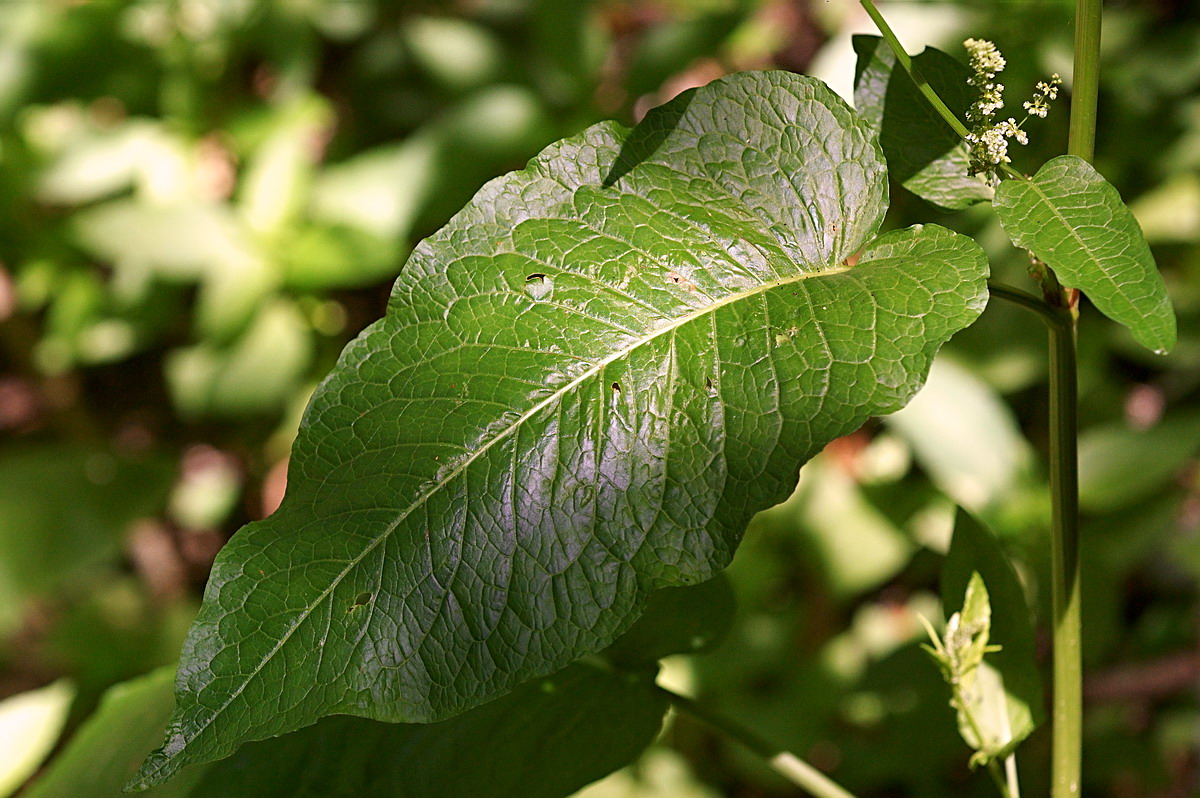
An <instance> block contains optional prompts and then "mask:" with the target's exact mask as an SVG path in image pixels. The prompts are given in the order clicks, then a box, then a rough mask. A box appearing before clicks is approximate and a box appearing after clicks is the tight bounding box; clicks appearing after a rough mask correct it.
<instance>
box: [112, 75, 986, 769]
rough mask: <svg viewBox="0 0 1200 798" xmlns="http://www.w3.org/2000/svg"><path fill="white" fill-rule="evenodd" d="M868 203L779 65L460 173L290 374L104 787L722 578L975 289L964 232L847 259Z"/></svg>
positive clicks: (859, 242) (600, 632)
mask: <svg viewBox="0 0 1200 798" xmlns="http://www.w3.org/2000/svg"><path fill="white" fill-rule="evenodd" d="M886 192H887V184H886V181H885V176H884V171H883V164H882V160H881V158H880V155H879V149H878V146H877V145H876V144H875V141H874V137H873V135H872V134H871V132H870V130H869V129H868V127H867V126H866V125H865V124H864V123H863V122H862V121H861V120H860V119H858V118H857V117H856V116H855V114H854V112H853V111H851V110H850V108H849V107H847V106H846V105H845V103H844V102H842V101H841V100H840V99H839V98H838V97H836V95H834V94H833V93H832V91H830V90H829V89H828V88H827V87H826V86H824V85H823V84H821V83H819V82H818V81H815V80H813V79H810V78H805V77H800V76H796V75H792V74H787V73H745V74H740V75H735V76H732V77H730V78H727V79H724V80H721V81H717V82H716V83H713V84H711V85H709V86H707V87H705V88H703V89H700V90H698V91H694V92H688V93H685V94H683V95H681V96H680V97H678V98H677V99H675V100H674V101H672V102H671V103H670V104H668V105H666V106H664V107H662V108H660V109H658V110H656V111H654V112H652V113H650V114H648V115H647V117H646V119H645V120H644V121H643V122H642V123H641V124H640V125H639V126H638V127H637V128H635V129H633V130H632V131H631V130H627V129H625V128H622V127H620V126H618V125H615V124H608V123H606V124H600V125H597V126H594V127H592V128H589V129H588V130H587V131H585V132H584V133H582V134H580V135H578V136H576V137H574V138H571V139H567V140H564V141H562V142H559V143H558V144H555V145H553V146H551V147H549V148H547V149H546V150H545V151H544V152H543V153H542V154H541V155H540V156H539V157H538V158H536V159H535V160H534V161H532V162H531V163H530V165H529V167H528V168H527V169H525V170H524V171H522V172H516V173H513V174H510V175H507V176H505V177H502V178H499V179H497V180H495V181H493V182H491V183H489V184H488V185H487V186H485V187H484V188H483V189H482V190H481V191H480V192H479V194H478V195H476V197H475V199H474V200H473V201H472V202H471V203H470V204H469V205H468V206H467V207H466V208H465V209H464V210H463V211H462V212H461V213H459V214H458V215H457V216H456V217H455V218H454V219H453V220H452V221H451V223H450V224H449V225H448V226H447V227H446V228H445V229H444V230H442V231H441V232H440V233H438V234H437V235H435V236H434V237H432V238H430V239H428V240H426V241H425V242H423V243H422V244H420V245H419V246H418V247H417V248H416V250H415V251H414V253H413V255H412V257H411V258H410V260H409V261H408V263H407V265H406V266H405V268H404V270H403V272H402V274H401V276H400V278H399V279H398V280H397V282H396V285H395V288H394V291H393V294H392V300H391V303H390V307H389V311H388V314H387V316H386V317H385V318H383V319H382V320H380V321H379V322H377V323H376V324H374V325H373V326H372V327H370V328H369V329H368V330H367V331H366V332H365V333H363V335H361V336H360V337H359V338H358V340H356V341H355V342H353V343H352V344H351V345H350V346H348V347H347V349H346V351H345V352H343V354H342V357H341V360H340V361H339V363H338V366H337V368H336V369H335V371H334V372H333V374H331V375H330V376H329V377H328V378H327V379H326V380H325V382H324V383H323V384H322V385H321V386H320V388H319V389H318V391H317V392H316V394H315V395H314V397H313V400H312V402H311V404H310V406H309V408H308V410H307V412H306V413H305V416H304V419H303V422H302V424H301V429H300V432H299V435H298V438H297V441H296V444H295V448H294V451H293V455H292V461H291V467H290V471H289V482H290V484H289V488H288V495H287V498H286V499H285V501H284V503H283V506H282V507H281V509H280V510H279V511H278V512H277V513H276V514H275V515H274V516H272V517H271V518H269V519H267V520H265V521H262V522H259V523H255V524H252V525H250V526H248V527H247V528H245V529H243V530H242V531H241V532H239V533H238V534H237V535H236V536H235V537H234V538H233V540H231V541H230V543H229V545H228V546H227V547H226V548H225V549H224V551H223V552H222V553H221V555H220V556H219V558H218V560H217V563H216V565H215V566H214V570H213V574H212V577H211V579H210V582H209V585H208V590H207V593H206V596H205V603H204V607H203V608H202V610H201V613H200V616H199V618H198V619H197V621H196V625H195V626H194V627H193V629H192V632H191V634H190V636H189V639H188V642H187V644H186V645H185V648H184V655H183V662H182V664H181V666H180V671H179V676H178V681H177V695H178V709H177V712H176V715H175V717H174V719H173V720H172V723H171V725H170V728H169V730H168V735H167V741H166V743H165V745H164V747H163V748H162V749H160V750H159V751H158V752H156V753H155V754H154V755H152V756H151V757H150V758H149V759H148V760H147V762H146V763H145V765H144V766H143V769H142V771H141V772H140V774H139V776H138V777H137V782H136V783H137V784H140V785H146V784H152V783H156V782H159V781H162V780H163V779H166V778H168V777H169V776H170V775H171V774H172V773H173V772H175V771H176V770H177V769H178V768H179V767H181V766H183V765H185V764H188V763H190V762H196V761H202V760H206V759H214V758H219V757H222V756H227V755H228V754H229V753H231V752H232V751H233V750H234V749H235V748H236V747H237V746H238V745H239V744H240V743H242V742H243V741H246V740H252V739H261V738H263V737H267V736H271V735H276V734H280V733H282V732H285V731H288V730H291V729H295V728H299V727H302V726H305V725H307V724H310V723H312V722H314V721H315V720H317V719H318V718H319V717H321V716H322V715H326V714H331V713H344V714H353V715H364V716H369V717H374V718H376V719H380V720H389V721H423V722H425V721H434V720H438V719H440V718H446V717H450V716H452V715H454V714H456V713H459V712H462V711H463V710H465V709H468V708H470V707H473V706H475V705H478V704H480V703H483V702H485V701H488V700H489V699H491V698H494V697H495V696H497V695H501V694H503V693H505V692H506V691H508V690H510V689H512V687H514V686H515V685H516V684H519V683H520V682H522V681H524V680H527V679H529V678H533V677H536V676H538V675H542V674H546V673H551V672H554V671H556V670H558V669H559V668H561V667H563V666H564V665H566V664H567V663H568V662H570V661H571V660H573V659H575V658H577V657H579V656H581V655H586V654H588V653H591V652H595V651H598V650H599V649H601V648H603V647H604V646H605V645H607V644H608V643H610V642H611V641H612V640H613V639H614V638H615V637H616V636H617V635H618V634H619V633H620V632H621V631H623V630H624V629H626V628H628V627H629V626H630V624H632V623H633V621H634V620H635V619H636V618H637V617H638V615H639V613H640V612H641V609H642V607H643V605H644V603H645V600H646V596H647V594H648V593H649V592H650V591H652V590H654V589H657V588H661V587H667V586H671V585H681V584H694V583H696V582H700V581H703V580H706V579H708V578H709V577H711V576H712V575H713V574H714V573H716V572H717V571H718V570H720V569H721V568H723V567H724V566H725V565H726V564H727V563H728V562H729V560H730V558H731V556H732V553H733V550H734V548H735V547H736V546H737V543H738V541H739V539H740V537H741V535H742V531H743V529H744V528H745V525H746V523H747V521H748V520H749V518H750V516H751V515H753V513H754V512H756V511H758V510H761V509H763V508H764V507H767V506H769V505H771V504H774V503H776V502H778V501H781V500H782V499H783V498H784V497H786V496H787V494H788V492H789V491H790V490H791V489H792V487H793V486H794V484H795V480H796V470H797V468H798V467H799V465H800V464H801V463H803V462H804V461H805V460H807V459H808V458H809V457H811V456H812V455H813V454H814V453H815V452H817V451H818V450H820V448H821V447H822V446H823V445H824V444H825V443H826V442H827V441H829V440H830V439H831V438H834V437H836V436H838V435H841V434H843V433H845V432H848V431H850V430H853V429H854V428H856V427H857V426H858V425H860V424H861V423H862V422H863V420H864V419H866V418H867V417H868V416H870V415H872V414H877V413H887V412H891V411H894V410H896V409H898V408H899V407H901V406H902V405H903V404H904V403H905V402H906V401H907V400H908V399H909V398H910V397H911V396H912V395H913V393H914V392H915V391H916V390H917V389H918V387H919V385H920V383H921V381H922V379H923V378H924V375H925V373H926V371H927V370H928V367H929V361H930V358H931V357H932V355H933V353H934V352H935V351H936V350H937V348H938V347H939V346H940V345H941V344H942V343H943V342H944V341H945V340H946V339H948V338H949V337H950V336H951V335H952V334H953V333H954V332H955V331H957V330H959V329H961V328H962V327H964V326H966V325H967V324H969V323H971V322H972V321H973V320H974V319H975V318H976V317H977V316H978V314H979V313H980V311H981V310H982V308H983V305H984V302H985V299H986V289H985V272H986V263H985V259H984V256H983V253H982V252H981V251H980V250H979V248H978V247H977V246H976V245H975V244H974V243H973V242H971V241H970V240H968V239H966V238H963V237H961V236H958V235H956V234H954V233H951V232H949V231H948V230H945V229H942V228H938V227H934V226H926V227H924V228H920V227H917V228H912V229H909V230H903V231H898V232H894V233H890V234H888V235H886V236H884V237H882V238H880V239H878V240H876V241H874V242H873V243H871V244H869V245H868V246H866V247H865V248H863V245H864V243H865V242H866V241H868V239H869V238H870V237H871V236H872V235H873V234H874V232H875V230H876V228H877V226H878V225H879V222H880V220H881V219H882V218H883V213H884V210H885V205H886ZM860 249H861V253H859V254H858V257H857V261H856V265H854V266H853V267H852V266H850V265H847V259H848V258H850V257H851V256H853V255H855V254H856V253H858V252H859V250H860Z"/></svg>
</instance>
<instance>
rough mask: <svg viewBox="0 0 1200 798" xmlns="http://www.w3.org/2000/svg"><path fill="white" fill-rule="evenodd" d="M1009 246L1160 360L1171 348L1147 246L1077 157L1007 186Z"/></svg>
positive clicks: (1001, 205) (1003, 198)
mask: <svg viewBox="0 0 1200 798" xmlns="http://www.w3.org/2000/svg"><path fill="white" fill-rule="evenodd" d="M994 205H995V208H996V213H997V214H999V216H1000V223H1001V224H1002V225H1003V226H1004V230H1005V232H1007V233H1008V235H1009V238H1011V239H1012V240H1013V243H1014V244H1016V245H1017V246H1019V247H1023V248H1025V249H1027V250H1029V251H1030V252H1032V253H1033V254H1034V255H1035V256H1036V257H1037V258H1038V259H1039V260H1042V261H1044V262H1045V263H1046V264H1047V265H1048V266H1050V268H1051V269H1053V270H1054V273H1055V274H1056V275H1058V279H1059V281H1060V282H1061V283H1062V284H1063V285H1064V286H1066V287H1068V288H1078V289H1080V290H1082V291H1083V292H1084V293H1085V294H1087V297H1088V299H1090V300H1091V301H1092V304H1094V305H1095V306H1096V308H1097V309H1098V310H1099V311H1100V312H1101V313H1103V314H1104V315H1105V316H1108V317H1109V318H1110V319H1112V320H1113V321H1116V322H1119V323H1121V324H1123V325H1125V326H1126V327H1128V328H1129V331H1130V332H1131V333H1133V337H1134V339H1135V340H1136V341H1137V342H1138V343H1140V344H1141V345H1142V346H1145V347H1146V348H1147V349H1150V350H1152V351H1154V352H1157V353H1158V354H1166V353H1167V352H1168V351H1169V350H1170V349H1171V347H1173V346H1174V345H1175V311H1174V310H1173V309H1172V307H1171V299H1170V297H1168V296H1167V286H1166V283H1164V282H1163V279H1162V275H1160V274H1159V273H1158V269H1157V268H1156V267H1155V264H1154V256H1153V255H1152V254H1151V253H1150V246H1149V244H1147V243H1146V239H1145V237H1144V236H1143V235H1142V229H1141V228H1140V227H1138V223H1137V219H1135V218H1134V216H1133V213H1132V212H1130V210H1129V208H1127V207H1126V206H1125V203H1124V202H1122V201H1121V195H1120V194H1118V193H1117V190H1116V189H1115V188H1113V186H1112V185H1111V184H1110V183H1109V182H1108V181H1107V180H1105V179H1104V177H1103V176H1101V175H1100V173H1099V172H1097V171H1096V170H1095V169H1094V168H1092V166H1091V164H1089V163H1088V162H1087V161H1085V160H1083V159H1082V158H1079V157H1077V156H1074V155H1060V156H1059V157H1057V158H1054V159H1053V160H1050V161H1047V162H1046V165H1045V166H1043V167H1042V168H1041V169H1039V170H1038V173H1037V174H1036V175H1034V176H1033V178H1032V179H1031V180H1005V181H1004V182H1003V183H1001V184H1000V187H999V188H998V189H997V190H996V199H995V201H994Z"/></svg>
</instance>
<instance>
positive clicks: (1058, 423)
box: [1050, 0, 1101, 798]
mask: <svg viewBox="0 0 1200 798" xmlns="http://www.w3.org/2000/svg"><path fill="white" fill-rule="evenodd" d="M1100 20H1101V0H1076V5H1075V64H1074V76H1073V79H1072V86H1071V127H1070V138H1069V140H1068V143H1067V152H1069V153H1070V154H1071V155H1077V156H1079V157H1080V158H1083V159H1084V160H1086V161H1089V162H1090V161H1091V160H1092V159H1093V157H1094V155H1095V151H1096V97H1097V94H1098V92H1099V87H1100ZM1063 304H1064V307H1068V308H1069V307H1070V306H1071V304H1072V303H1071V301H1070V300H1069V299H1068V300H1067V301H1065V302H1064V303H1063ZM1069 319H1070V324H1069V325H1068V326H1066V327H1062V326H1059V327H1052V328H1051V330H1050V490H1051V497H1052V503H1053V504H1052V511H1051V515H1052V532H1051V534H1052V542H1051V549H1050V565H1051V569H1052V570H1053V585H1052V587H1053V603H1054V711H1053V717H1052V722H1053V731H1052V740H1051V757H1052V758H1051V774H1052V775H1051V793H1050V794H1051V796H1052V798H1073V797H1074V796H1077V795H1079V791H1080V783H1079V782H1080V777H1081V772H1082V760H1083V688H1082V681H1083V679H1082V664H1081V662H1080V642H1081V640H1082V635H1083V632H1082V620H1081V615H1080V609H1081V608H1080V595H1079V582H1080V569H1079V479H1078V477H1079V466H1078V453H1077V448H1076V447H1077V443H1076V441H1077V436H1078V429H1077V418H1076V412H1077V403H1078V384H1077V378H1076V365H1075V316H1074V313H1070V314H1069Z"/></svg>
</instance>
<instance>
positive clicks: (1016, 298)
mask: <svg viewBox="0 0 1200 798" xmlns="http://www.w3.org/2000/svg"><path fill="white" fill-rule="evenodd" d="M988 293H989V294H991V295H992V296H994V297H997V298H998V299H1003V300H1004V301H1006V302H1011V303H1012V304H1014V305H1019V306H1020V307H1023V308H1025V309H1026V310H1030V311H1033V312H1034V313H1036V314H1038V315H1039V316H1041V317H1042V321H1044V322H1045V323H1046V324H1047V326H1049V327H1050V328H1051V329H1053V328H1055V327H1061V326H1063V325H1066V324H1069V323H1070V318H1069V317H1068V316H1067V315H1066V314H1064V313H1063V312H1062V310H1061V309H1060V308H1057V307H1055V306H1053V305H1051V304H1049V303H1047V302H1044V301H1042V300H1041V299H1038V298H1037V297H1036V296H1034V295H1033V294H1029V293H1026V292H1024V291H1021V290H1020V289H1017V288H1011V287H1009V286H1007V285H1003V284H1001V283H995V282H992V281H991V280H989V281H988Z"/></svg>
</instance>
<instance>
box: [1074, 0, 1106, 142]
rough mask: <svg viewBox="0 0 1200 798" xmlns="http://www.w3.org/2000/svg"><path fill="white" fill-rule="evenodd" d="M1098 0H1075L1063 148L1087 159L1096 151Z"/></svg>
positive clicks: (1098, 79) (1098, 54)
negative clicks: (1068, 117)
mask: <svg viewBox="0 0 1200 798" xmlns="http://www.w3.org/2000/svg"><path fill="white" fill-rule="evenodd" d="M1100 12H1101V0H1076V1H1075V74H1074V76H1073V78H1072V80H1071V128H1070V138H1069V139H1068V142H1067V152H1068V153H1070V154H1071V155H1078V156H1079V157H1080V158H1082V159H1083V160H1085V161H1088V162H1089V163H1090V162H1091V161H1092V158H1093V156H1094V155H1095V152H1096V95H1097V94H1098V93H1099V90H1100Z"/></svg>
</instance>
